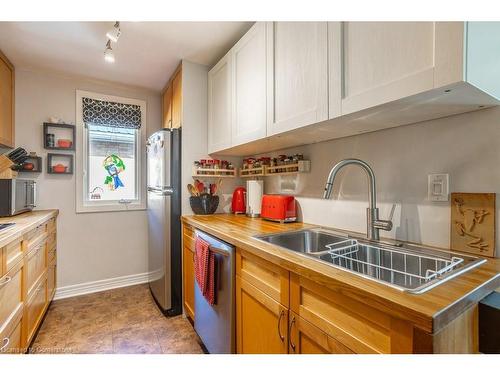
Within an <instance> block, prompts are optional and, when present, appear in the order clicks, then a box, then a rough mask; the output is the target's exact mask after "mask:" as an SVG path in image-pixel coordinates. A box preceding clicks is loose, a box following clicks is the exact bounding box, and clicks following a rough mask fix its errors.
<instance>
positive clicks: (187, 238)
mask: <svg viewBox="0 0 500 375" xmlns="http://www.w3.org/2000/svg"><path fill="white" fill-rule="evenodd" d="M182 233H183V236H182V238H183V239H182V240H183V242H184V243H183V246H184V247H187V248H188V249H191V251H194V241H195V239H194V231H193V228H192V227H191V226H188V225H184V227H183V230H182Z"/></svg>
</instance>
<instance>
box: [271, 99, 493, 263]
mask: <svg viewBox="0 0 500 375" xmlns="http://www.w3.org/2000/svg"><path fill="white" fill-rule="evenodd" d="M499 121H500V108H491V109H485V110H481V111H477V112H472V113H468V114H463V115H457V116H452V117H448V118H443V119H439V120H433V121H427V122H422V123H418V124H414V125H409V126H403V127H398V128H393V129H388V130H383V131H378V132H373V133H367V134H362V135H357V136H353V137H348V138H343V139H337V140H332V141H327V142H321V143H318V144H314V145H308V146H302V147H297V148H292V149H287V150H284V151H279V152H276V153H273V154H280V153H281V154H282V153H287V154H294V153H296V152H301V153H304V155H305V156H306V157H308V158H309V159H310V160H311V165H312V170H311V173H306V174H302V175H299V177H298V178H294V177H287V178H285V177H283V178H280V177H277V176H275V177H268V178H266V186H265V190H266V192H268V193H279V192H286V190H283V189H282V188H290V187H291V188H292V189H291V190H290V191H289V192H292V193H294V194H296V195H297V196H298V202H299V206H300V211H301V215H300V217H301V219H302V220H303V221H304V222H308V223H313V224H318V225H325V226H331V227H337V228H344V229H349V230H354V231H358V232H363V233H365V232H366V214H365V209H366V207H367V186H368V185H367V180H366V177H365V175H364V172H363V171H362V170H361V169H359V168H357V167H355V166H349V167H347V168H346V169H345V170H344V171H343V172H341V174H340V175H339V177H338V178H337V180H336V181H335V186H334V191H333V194H332V197H333V198H332V199H331V200H329V201H325V200H323V199H321V196H322V193H323V189H324V186H325V182H326V178H327V176H328V172H329V171H330V169H331V167H332V166H333V165H334V163H336V162H338V161H340V160H341V159H345V158H359V159H362V160H365V161H367V162H368V163H369V164H370V165H371V166H372V168H373V170H374V171H375V175H376V178H377V189H378V201H379V207H380V211H381V212H380V214H381V215H380V216H381V218H385V217H387V215H388V214H389V212H390V209H391V206H392V204H393V203H396V204H397V208H396V212H395V217H394V220H393V221H394V229H393V231H392V232H390V233H387V232H381V235H385V236H389V237H396V238H398V239H401V240H408V241H415V242H420V243H424V244H429V245H435V246H443V247H448V246H449V238H450V207H449V202H443V203H436V202H431V201H429V200H428V199H427V175H428V174H430V173H449V175H450V192H495V193H499V192H500V126H499ZM497 207H498V205H497ZM499 214H500V211H498V208H497V215H499ZM497 223H498V220H497ZM499 239H500V230H499V228H498V227H497V244H498V243H499ZM497 247H498V246H497ZM497 255H498V252H497Z"/></svg>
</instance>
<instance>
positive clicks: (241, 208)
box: [231, 186, 247, 214]
mask: <svg viewBox="0 0 500 375" xmlns="http://www.w3.org/2000/svg"><path fill="white" fill-rule="evenodd" d="M246 195H247V189H245V188H244V187H241V186H240V187H237V188H236V189H234V192H233V200H232V202H231V211H232V212H233V214H245V213H246V207H247V204H246Z"/></svg>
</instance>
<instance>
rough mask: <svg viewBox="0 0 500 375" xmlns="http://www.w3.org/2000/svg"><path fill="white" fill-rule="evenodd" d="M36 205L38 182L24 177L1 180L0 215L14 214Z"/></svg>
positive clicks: (28, 209)
mask: <svg viewBox="0 0 500 375" xmlns="http://www.w3.org/2000/svg"><path fill="white" fill-rule="evenodd" d="M34 207H36V182H35V181H33V180H24V179H17V178H14V179H9V180H0V216H14V215H17V214H20V213H23V212H26V211H31V210H33V208H34Z"/></svg>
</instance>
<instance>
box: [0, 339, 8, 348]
mask: <svg viewBox="0 0 500 375" xmlns="http://www.w3.org/2000/svg"><path fill="white" fill-rule="evenodd" d="M3 343H4V344H3V345H2V347H1V348H0V351H2V350H4V349H6V348H7V347H8V346H9V343H10V339H9V338H8V337H5V338H4V339H3Z"/></svg>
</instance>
